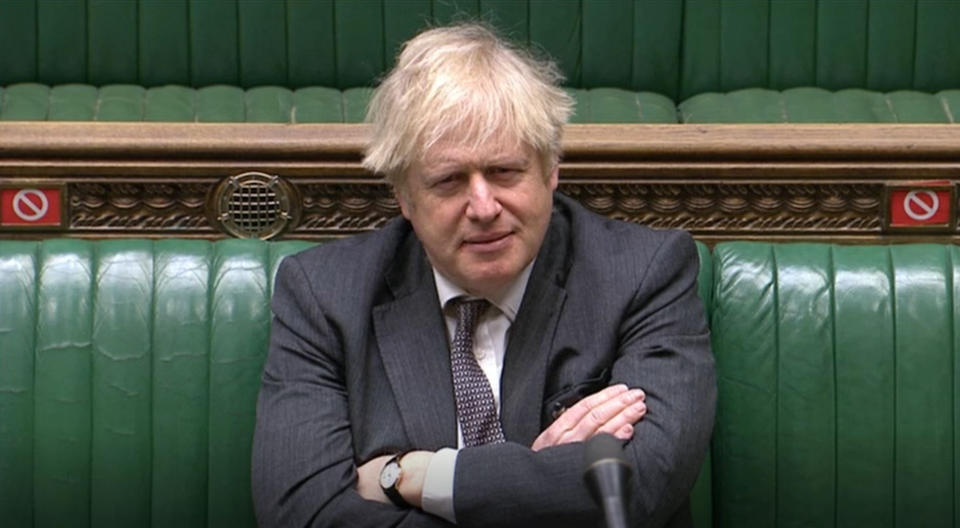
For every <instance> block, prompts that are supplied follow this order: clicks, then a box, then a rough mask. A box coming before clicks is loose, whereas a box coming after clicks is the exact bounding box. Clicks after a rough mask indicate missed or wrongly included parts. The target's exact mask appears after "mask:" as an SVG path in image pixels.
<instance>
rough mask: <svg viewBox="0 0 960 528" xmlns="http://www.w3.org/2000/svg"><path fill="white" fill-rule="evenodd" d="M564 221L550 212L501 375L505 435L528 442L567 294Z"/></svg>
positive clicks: (537, 430) (537, 426)
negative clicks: (548, 222) (564, 286)
mask: <svg viewBox="0 0 960 528" xmlns="http://www.w3.org/2000/svg"><path fill="white" fill-rule="evenodd" d="M569 240H570V231H569V222H568V219H567V218H566V216H564V215H563V214H562V213H560V212H555V213H554V215H553V218H552V219H551V223H550V229H549V230H548V231H547V235H546V237H545V239H544V242H543V246H542V247H541V249H540V252H539V254H538V255H537V262H536V263H535V264H534V266H533V271H532V272H531V273H530V281H529V282H528V283H527V290H526V291H525V292H524V294H523V301H522V302H521V304H520V310H519V311H518V313H517V318H516V320H515V321H514V322H513V324H512V325H511V327H510V341H509V343H508V345H507V351H506V357H505V358H504V366H503V374H502V375H501V388H500V394H501V403H500V418H501V422H502V423H503V430H504V431H503V432H504V434H505V435H506V437H507V439H508V440H510V441H513V442H518V443H521V444H523V445H531V444H532V443H533V441H534V440H535V439H536V437H537V435H539V434H540V416H541V411H542V408H543V396H544V395H543V391H544V385H545V382H546V376H547V363H548V360H549V358H550V354H551V351H552V349H553V337H554V335H555V333H556V330H557V322H558V320H559V318H560V313H561V311H562V310H563V303H564V301H565V300H566V298H567V293H566V290H565V289H564V288H563V284H564V283H565V282H566V276H567V271H568V269H569V264H570V259H569V249H570V248H569Z"/></svg>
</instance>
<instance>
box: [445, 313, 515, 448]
mask: <svg viewBox="0 0 960 528" xmlns="http://www.w3.org/2000/svg"><path fill="white" fill-rule="evenodd" d="M451 302H453V303H454V304H455V306H456V308H457V330H456V332H454V335H453V346H451V347H450V366H451V368H452V369H453V392H454V396H456V400H457V419H458V420H459V421H460V428H461V429H462V431H463V444H464V446H466V447H472V446H478V445H483V444H490V443H498V442H504V441H505V439H504V437H503V429H501V427H500V418H499V417H498V416H497V405H496V403H495V402H494V400H493V390H492V389H491V388H490V382H489V381H488V380H487V377H486V376H485V375H484V374H483V370H481V369H480V365H479V364H478V363H477V358H476V357H475V356H474V354H473V332H474V329H475V328H476V326H477V319H479V317H480V314H481V313H483V311H484V310H485V309H486V308H487V306H488V305H489V303H488V302H487V301H486V300H485V299H470V300H467V299H466V298H464V297H458V298H456V299H453V300H452V301H451Z"/></svg>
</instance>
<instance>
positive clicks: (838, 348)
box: [711, 242, 960, 527]
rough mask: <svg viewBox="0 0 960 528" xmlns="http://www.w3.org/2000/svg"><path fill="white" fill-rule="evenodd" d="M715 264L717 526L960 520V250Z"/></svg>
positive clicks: (749, 248) (819, 248)
mask: <svg viewBox="0 0 960 528" xmlns="http://www.w3.org/2000/svg"><path fill="white" fill-rule="evenodd" d="M713 258H714V268H715V270H714V281H715V283H714V293H713V310H712V321H711V330H712V332H713V343H714V354H715V355H716V358H717V367H718V372H717V374H718V386H719V394H720V397H719V404H718V416H717V418H718V421H717V427H716V429H715V430H714V448H713V471H714V497H713V498H714V512H715V521H716V525H717V526H719V527H740V526H834V525H837V526H874V527H886V526H889V527H893V526H957V525H958V524H960V518H958V517H957V515H958V512H960V510H958V509H957V508H956V504H957V495H956V489H957V487H956V478H957V477H956V475H957V474H958V472H957V469H958V468H957V464H958V461H960V457H958V456H957V455H958V454H960V453H958V451H957V449H958V447H957V446H958V445H960V443H958V442H957V440H956V439H957V437H958V433H960V429H958V427H960V425H958V424H960V420H958V419H957V412H958V409H960V406H958V405H957V404H956V401H957V397H956V389H955V387H956V386H957V382H958V375H960V370H958V369H957V365H958V362H957V360H956V357H957V352H958V344H960V343H958V341H957V335H960V334H958V332H957V330H956V328H957V324H958V321H960V320H958V317H957V314H958V313H960V311H958V310H957V309H956V308H957V299H960V296H958V295H957V293H958V292H957V285H958V284H960V280H958V279H960V252H958V248H957V247H955V246H939V245H937V246H935V245H906V246H889V247H888V246H872V247H871V246H858V247H845V246H830V245H813V244H795V245H793V244H783V245H776V244H760V243H742V242H741V243H725V244H719V245H718V246H717V247H716V248H715V251H714V255H713Z"/></svg>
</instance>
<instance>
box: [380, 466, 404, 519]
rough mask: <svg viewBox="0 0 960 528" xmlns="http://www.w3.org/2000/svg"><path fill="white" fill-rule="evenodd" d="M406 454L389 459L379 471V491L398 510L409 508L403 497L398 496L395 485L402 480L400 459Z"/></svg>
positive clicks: (398, 491) (398, 492)
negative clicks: (380, 490) (398, 508)
mask: <svg viewBox="0 0 960 528" xmlns="http://www.w3.org/2000/svg"><path fill="white" fill-rule="evenodd" d="M405 454H406V453H397V454H396V455H393V456H392V457H390V460H387V463H386V464H384V466H383V469H381V470H380V489H382V490H383V493H384V495H386V496H387V498H388V499H390V502H392V503H393V504H394V505H396V506H397V507H400V508H409V507H410V504H409V503H408V502H407V501H405V500H403V496H402V495H400V490H398V489H397V485H398V484H400V479H402V478H403V468H401V467H400V459H401V458H403V455H405Z"/></svg>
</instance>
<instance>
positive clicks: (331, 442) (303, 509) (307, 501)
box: [252, 257, 450, 528]
mask: <svg viewBox="0 0 960 528" xmlns="http://www.w3.org/2000/svg"><path fill="white" fill-rule="evenodd" d="M309 284H310V282H309V281H308V280H306V273H305V272H304V270H303V268H302V266H301V264H300V263H299V262H298V260H297V259H296V258H295V257H291V258H287V259H285V260H284V261H283V263H282V264H281V266H280V269H279V271H278V273H277V278H276V287H275V290H274V300H273V309H274V320H273V327H272V333H271V340H270V350H269V353H268V357H267V362H266V365H265V367H264V373H263V380H262V385H261V389H260V395H259V400H258V405H257V425H256V430H255V435H254V447H253V460H252V479H253V498H254V506H255V510H256V514H257V520H258V522H259V524H260V526H263V527H271V526H278V527H295V526H350V527H364V526H370V527H374V526H375V527H387V526H397V527H411V528H412V527H444V526H450V525H449V524H448V523H446V522H445V521H443V520H441V519H439V518H437V517H434V516H432V515H429V514H426V513H423V512H421V511H419V510H401V509H399V508H396V507H394V506H392V505H388V504H381V503H377V502H372V501H367V500H364V499H363V498H362V497H360V495H359V494H358V493H357V492H356V490H355V486H356V479H357V477H356V465H355V461H354V448H353V446H354V439H353V438H352V433H351V428H350V423H349V417H348V414H349V413H348V404H347V398H348V395H347V391H346V388H345V378H344V376H345V371H344V358H343V350H344V347H343V343H341V342H340V339H341V338H342V336H340V335H339V334H338V332H337V331H336V330H335V325H333V324H331V322H330V321H329V319H328V314H325V313H324V312H323V309H322V308H321V307H320V306H319V305H318V304H317V302H316V296H315V295H314V294H313V292H311V291H310V286H309Z"/></svg>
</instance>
